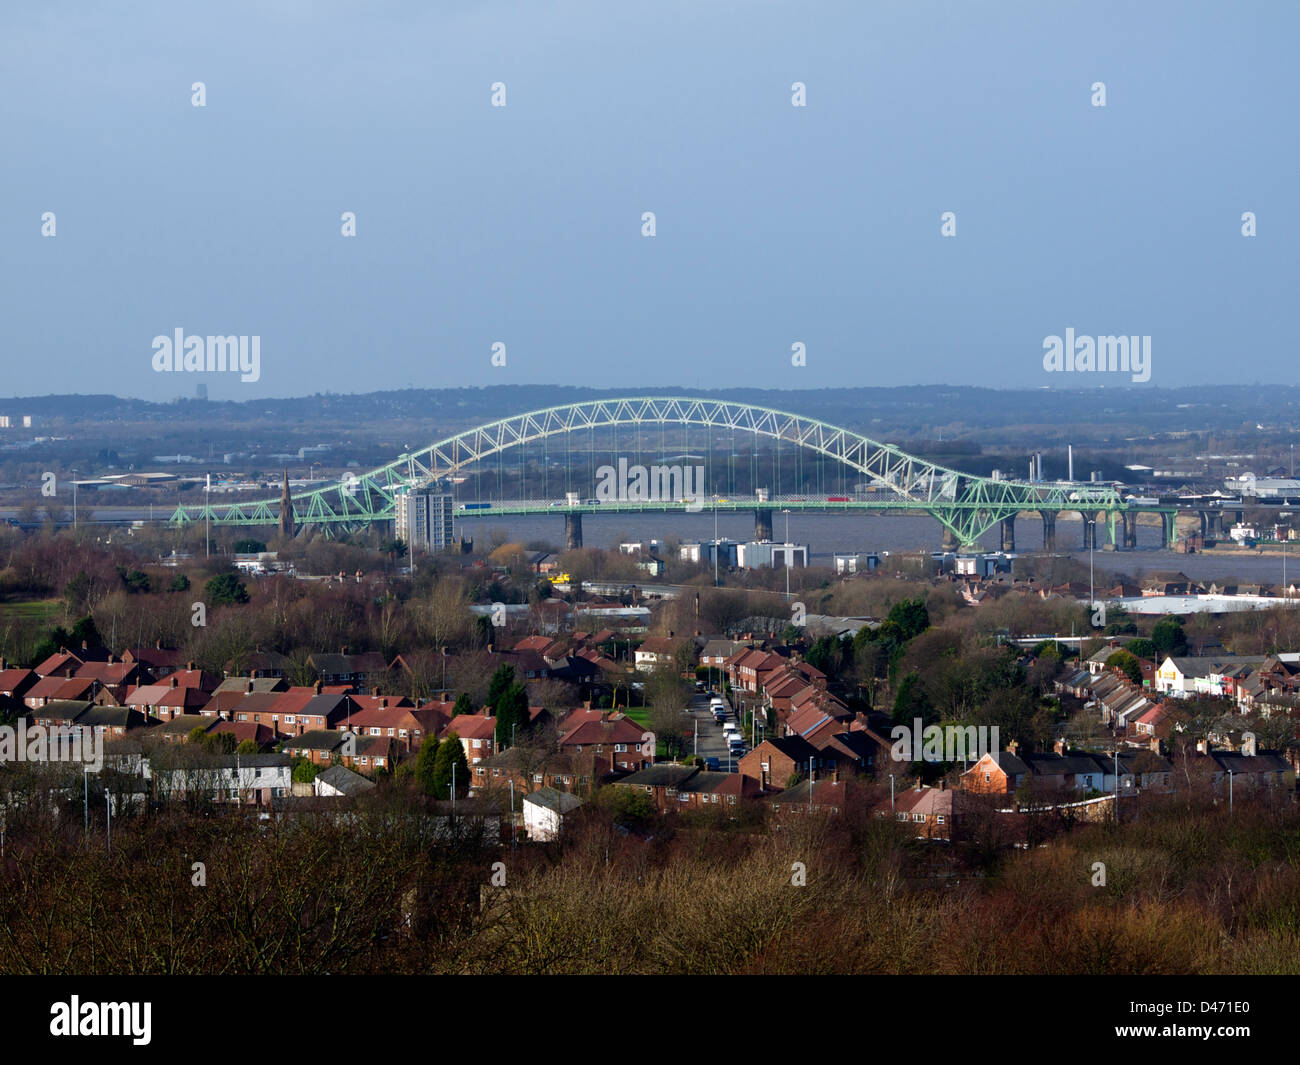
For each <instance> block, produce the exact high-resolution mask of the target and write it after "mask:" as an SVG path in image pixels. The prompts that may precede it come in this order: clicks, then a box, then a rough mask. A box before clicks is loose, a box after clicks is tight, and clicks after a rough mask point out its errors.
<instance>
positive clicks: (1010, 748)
mask: <svg viewBox="0 0 1300 1065" xmlns="http://www.w3.org/2000/svg"><path fill="white" fill-rule="evenodd" d="M1019 747H1020V744H1019V743H1017V742H1016V741H1015V740H1012V741H1011V742H1010V743H1008V744H1007V753H1008V754H1015V753H1016V751H1017V750H1018V749H1019Z"/></svg>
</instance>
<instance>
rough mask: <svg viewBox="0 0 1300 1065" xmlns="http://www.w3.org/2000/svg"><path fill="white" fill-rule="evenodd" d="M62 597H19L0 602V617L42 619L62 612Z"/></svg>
mask: <svg viewBox="0 0 1300 1065" xmlns="http://www.w3.org/2000/svg"><path fill="white" fill-rule="evenodd" d="M62 611H63V600H62V599H19V600H16V601H15V602H12V603H0V619H4V618H13V619H19V618H21V619H23V620H31V619H35V620H38V621H44V620H45V619H47V618H52V617H55V616H57V615H58V614H60V613H62Z"/></svg>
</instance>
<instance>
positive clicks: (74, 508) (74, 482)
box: [72, 469, 77, 531]
mask: <svg viewBox="0 0 1300 1065" xmlns="http://www.w3.org/2000/svg"><path fill="white" fill-rule="evenodd" d="M72 528H73V530H74V531H75V530H76V528H77V471H76V470H75V469H74V470H73V471H72Z"/></svg>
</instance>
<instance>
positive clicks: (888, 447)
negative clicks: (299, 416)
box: [170, 396, 1155, 544]
mask: <svg viewBox="0 0 1300 1065" xmlns="http://www.w3.org/2000/svg"><path fill="white" fill-rule="evenodd" d="M652 425H661V426H662V425H685V426H699V427H707V428H710V429H721V430H733V431H734V430H740V431H743V432H748V433H752V434H754V435H755V436H758V437H767V438H769V439H772V440H776V441H780V442H782V443H788V444H793V445H795V446H797V447H801V448H806V449H808V450H810V451H812V452H815V453H817V454H820V455H823V456H826V457H828V458H830V459H833V460H835V461H837V462H840V463H843V464H844V465H845V466H846V467H848V468H849V469H851V470H854V471H856V472H857V473H858V474H860V475H861V476H862V477H863V478H864V479H866V480H867V481H869V482H870V491H869V492H868V493H866V495H865V496H864V497H863V498H861V499H854V500H851V501H849V502H847V503H845V502H838V503H831V504H826V508H827V509H848V510H852V509H863V510H868V511H882V510H883V511H922V512H926V513H928V514H930V515H932V516H933V517H934V518H935V519H936V520H937V521H938V522H939V523H940V524H941V525H942V526H943V527H944V528H945V529H947V530H948V531H949V532H950V533H952V535H953V536H954V537H955V539H956V540H957V542H958V543H960V544H974V543H976V542H977V541H978V540H979V538H980V537H981V536H982V535H984V534H985V533H986V532H988V531H989V530H990V529H992V528H993V527H994V526H995V525H997V524H998V523H999V522H1001V521H1003V520H1004V519H1007V518H1013V517H1014V516H1015V515H1016V514H1017V513H1019V512H1021V511H1025V510H1045V511H1053V512H1058V511H1078V512H1080V513H1082V514H1085V515H1087V514H1092V515H1095V516H1097V517H1101V516H1103V515H1109V517H1110V520H1111V524H1112V528H1113V522H1114V518H1115V516H1116V514H1118V513H1120V512H1124V511H1129V510H1130V509H1131V508H1129V507H1128V506H1127V505H1126V504H1125V503H1124V501H1123V498H1122V497H1121V495H1120V493H1119V492H1118V490H1116V489H1115V488H1114V487H1112V486H1110V485H1093V484H1068V483H1053V482H1029V481H1004V480H997V481H995V480H992V479H991V478H987V477H977V476H974V475H971V474H966V473H962V472H960V471H958V470H952V469H948V468H947V467H944V466H940V465H938V464H936V463H932V462H927V461H925V460H923V459H920V458H917V457H916V456H914V455H909V454H908V453H907V452H905V451H902V450H901V449H899V448H897V447H895V446H893V445H892V444H884V443H880V442H878V441H875V440H872V439H871V438H869V437H866V436H863V435H861V434H859V433H855V432H852V431H851V430H848V429H844V428H842V427H840V426H836V425H830V424H828V423H826V422H822V421H818V420H817V419H815V418H806V417H803V416H801V415H798V414H791V413H789V412H787V411H780V410H773V409H771V408H768V407H758V406H753V405H752V404H748V403H736V402H731V401H728V400H718V399H694V398H687V397H680V396H671V397H670V396H637V397H629V398H624V399H594V400H586V401H584V402H581V403H572V404H566V405H564V406H560V407H549V408H547V409H545V410H537V411H529V412H528V413H526V414H517V415H514V416H512V417H509V418H502V419H501V420H499V421H495V422H490V423H488V424H486V425H480V426H477V427H475V428H473V429H468V430H466V431H464V432H461V433H457V434H456V435H454V436H450V437H447V438H446V439H445V440H440V441H438V442H437V443H434V444H430V445H429V446H428V447H425V448H423V449H421V450H419V451H413V452H410V453H407V454H403V455H400V456H399V457H398V458H397V459H396V460H395V461H393V462H390V463H388V464H387V465H386V466H381V467H379V468H378V469H374V470H370V471H368V472H366V473H363V474H360V475H349V476H347V477H345V478H344V479H343V480H341V481H339V482H337V483H334V484H330V485H325V486H322V487H319V488H309V489H307V490H305V491H301V492H297V493H294V494H293V495H291V499H292V501H293V508H294V519H295V522H296V523H298V524H317V525H322V526H326V527H330V526H361V525H365V524H369V523H372V522H377V521H386V520H391V519H392V518H393V516H394V513H395V509H396V502H395V501H396V496H397V494H398V493H399V492H401V491H403V490H407V489H418V488H421V487H423V486H426V485H428V484H431V483H433V482H436V481H439V480H441V479H443V478H446V477H449V476H452V475H454V474H456V473H458V472H460V471H462V470H465V469H468V468H470V467H473V466H475V465H476V464H478V463H481V462H483V461H484V460H485V459H488V458H491V457H492V456H495V455H498V454H500V453H501V452H504V451H507V450H509V449H511V448H516V447H521V446H525V445H527V444H530V443H533V442H536V441H541V440H546V439H548V438H551V437H556V436H561V435H564V434H568V433H575V432H579V431H583V430H595V429H604V428H608V427H615V426H652ZM706 505H712V504H706ZM785 505H786V504H784V503H782V502H779V501H775V500H774V501H772V502H771V503H766V504H765V503H763V502H753V503H746V504H745V506H746V508H763V507H765V506H767V507H782V506H785ZM817 505H818V506H820V505H821V504H817ZM599 509H600V508H597V507H586V506H582V505H580V506H577V507H567V506H566V507H556V506H554V504H548V503H544V502H543V503H538V504H536V505H534V506H532V507H531V508H530V507H528V506H527V505H523V506H519V505H516V506H515V507H512V508H511V510H510V512H512V513H554V512H555V511H556V510H559V511H560V512H561V513H564V512H582V511H584V510H586V511H589V512H598V510H599ZM648 509H657V510H662V509H685V508H684V506H682V507H677V508H674V506H673V505H672V504H667V505H665V504H655V505H653V506H652V507H650V508H648ZM733 509H734V507H733ZM1144 509H1155V508H1144ZM279 511H280V500H279V499H262V500H257V501H254V502H236V503H216V504H213V503H210V502H209V503H207V504H204V505H199V506H180V507H178V508H177V509H176V511H175V513H173V514H172V516H171V519H170V520H171V522H172V523H174V524H178V525H184V524H187V523H189V522H201V521H204V520H205V518H206V519H207V520H209V521H210V522H211V523H212V524H214V525H247V526H268V525H275V524H276V523H277V522H278V520H279ZM495 512H496V511H495V509H494V510H493V511H491V512H490V513H495Z"/></svg>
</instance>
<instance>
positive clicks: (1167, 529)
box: [1160, 514, 1178, 547]
mask: <svg viewBox="0 0 1300 1065" xmlns="http://www.w3.org/2000/svg"><path fill="white" fill-rule="evenodd" d="M1177 519H1178V515H1177V514H1161V515H1160V524H1161V527H1162V528H1163V530H1164V534H1165V546H1166V547H1173V546H1174V543H1175V542H1176V541H1177V538H1178V526H1177V524H1176V523H1177Z"/></svg>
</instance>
